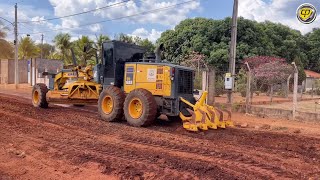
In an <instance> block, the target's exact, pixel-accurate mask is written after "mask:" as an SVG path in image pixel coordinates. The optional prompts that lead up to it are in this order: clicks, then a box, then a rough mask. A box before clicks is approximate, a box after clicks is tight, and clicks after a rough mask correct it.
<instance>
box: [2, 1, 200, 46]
mask: <svg viewBox="0 0 320 180" xmlns="http://www.w3.org/2000/svg"><path fill="white" fill-rule="evenodd" d="M184 1H185V0H146V1H129V2H126V3H122V4H119V5H116V6H112V7H110V8H105V9H102V10H98V11H94V12H92V13H86V14H83V15H79V16H73V17H68V18H63V19H59V20H54V21H41V20H44V19H47V18H52V17H60V16H66V15H70V14H74V13H79V12H83V11H88V10H91V9H97V8H101V7H104V6H107V5H112V4H115V3H120V2H122V0H49V3H50V4H51V5H52V7H53V13H52V11H50V10H48V9H39V8H37V5H33V4H30V5H21V6H18V9H19V11H18V16H19V19H18V21H19V22H24V21H40V22H29V23H25V24H23V23H19V25H18V29H19V30H18V31H19V34H20V36H25V34H26V33H28V34H31V38H34V40H35V41H36V42H39V39H41V33H42V32H43V33H44V35H45V41H48V42H51V43H52V39H53V38H54V36H55V35H56V34H57V33H59V32H63V33H70V34H71V36H72V37H73V39H75V37H79V35H80V34H85V35H89V36H90V35H93V34H96V33H100V32H102V31H103V32H102V33H106V32H108V33H115V34H116V33H120V32H128V31H129V32H130V31H132V28H136V27H144V28H147V27H149V26H150V25H151V26H152V27H157V28H158V27H161V28H163V27H167V28H173V27H174V26H175V25H176V24H178V23H179V22H180V21H182V20H184V19H186V18H187V17H188V14H189V13H190V12H192V11H194V10H198V9H200V0H195V1H192V2H190V3H187V4H183V5H180V6H177V7H174V8H170V9H166V10H164V9H163V11H156V12H154V13H148V14H143V15H139V16H133V17H131V18H123V19H119V20H118V21H116V22H121V23H122V22H123V23H124V24H128V26H130V29H129V28H128V29H119V28H117V27H115V28H112V27H110V28H108V27H106V26H105V25H104V24H94V25H90V26H81V25H85V24H90V23H94V22H97V21H103V20H108V19H116V18H119V17H126V16H132V15H136V14H139V13H142V12H146V11H147V12H148V11H151V10H153V9H159V8H164V7H167V6H173V5H175V4H177V3H181V2H184ZM0 16H1V17H5V18H7V19H9V20H10V21H13V17H14V6H12V5H9V4H8V3H0ZM78 26H81V27H78ZM108 29H112V30H108ZM143 30H144V31H141V28H140V31H139V29H136V30H135V31H134V32H132V35H135V36H140V37H142V38H148V39H149V40H151V41H153V42H155V41H156V39H157V38H158V37H160V35H161V32H160V31H157V30H155V29H151V30H150V31H147V30H146V29H143ZM10 31H13V28H12V29H10ZM112 31H113V32H112ZM39 32H40V33H39ZM33 33H36V34H33ZM8 39H10V40H12V39H13V35H12V33H11V32H10V34H8Z"/></svg>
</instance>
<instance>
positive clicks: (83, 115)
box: [0, 95, 319, 178]
mask: <svg viewBox="0 0 320 180" xmlns="http://www.w3.org/2000/svg"><path fill="white" fill-rule="evenodd" d="M0 99H1V100H4V101H5V103H1V104H0V109H5V110H6V111H10V112H11V113H15V114H17V115H18V116H21V118H22V119H23V118H25V117H30V118H31V119H34V121H39V122H48V123H52V124H54V125H57V126H61V127H63V129H66V131H69V134H70V135H67V132H64V134H66V139H68V141H66V142H64V143H69V144H73V146H74V147H80V149H79V153H80V154H82V155H84V156H85V154H84V149H85V148H88V149H90V153H91V154H90V156H89V159H92V161H95V162H97V161H103V160H105V161H107V159H108V158H109V157H105V158H102V159H101V157H100V156H101V155H103V154H104V153H106V154H107V152H109V151H107V150H106V147H105V146H107V147H108V146H110V145H112V143H111V142H108V143H105V142H104V141H103V142H101V140H99V141H98V142H96V141H97V139H99V138H102V140H104V139H103V136H106V135H108V136H115V137H117V136H118V137H120V139H122V140H123V141H124V142H123V143H122V144H120V145H119V144H113V146H114V147H113V148H114V149H116V150H118V149H119V148H120V150H119V151H120V152H126V153H125V154H122V155H121V156H123V157H121V156H120V155H119V156H120V157H118V158H120V159H121V158H123V159H130V157H131V156H129V157H127V152H129V154H131V155H132V154H134V155H135V156H137V157H139V158H138V160H135V159H132V158H131V160H133V161H138V162H139V163H140V164H145V163H147V164H148V163H149V164H152V163H154V159H159V158H152V157H154V156H153V155H154V152H153V151H151V150H150V149H152V150H155V149H157V148H163V149H162V150H161V151H162V152H163V153H162V152H161V151H160V150H157V153H156V155H160V156H159V157H161V158H162V156H161V155H163V154H165V155H166V156H168V157H170V158H171V156H172V155H171V154H170V153H168V152H169V151H170V152H171V151H173V152H177V153H179V152H186V151H185V150H184V149H189V150H188V152H189V153H191V154H194V156H198V155H199V154H200V155H201V156H204V157H207V158H210V157H212V156H213V158H218V159H217V161H218V160H219V159H223V160H224V159H227V162H224V164H227V165H225V166H223V165H220V163H218V164H219V165H220V166H221V167H222V168H226V170H227V172H226V171H225V170H223V169H222V170H221V171H220V172H224V173H229V174H230V175H231V177H234V176H232V174H233V172H231V171H228V169H229V170H230V168H229V167H233V168H234V167H237V166H235V165H234V164H231V165H230V164H229V165H228V162H231V163H240V164H241V165H243V164H244V166H243V169H246V168H249V172H253V171H256V172H258V173H256V174H253V175H254V176H257V177H259V175H261V174H262V175H264V176H267V175H268V173H272V174H273V176H269V177H275V176H276V175H279V176H280V177H296V178H297V177H300V178H301V177H306V176H308V175H310V174H311V173H310V172H297V171H296V170H294V169H282V168H279V167H282V165H280V164H281V163H282V162H273V161H272V159H271V160H268V159H266V160H265V161H262V162H256V161H257V160H256V159H257V155H259V151H257V152H255V153H254V154H253V152H254V151H255V150H256V149H261V150H264V151H263V152H262V153H260V155H261V156H262V157H263V155H264V154H268V155H269V154H270V156H271V154H273V153H274V154H275V155H273V156H271V157H274V158H280V157H281V156H282V154H284V156H288V155H289V156H293V155H295V154H298V157H299V158H300V159H305V160H308V161H310V162H312V160H310V158H312V157H314V156H315V155H317V154H310V153H308V152H306V153H305V152H301V149H297V151H296V149H295V146H294V147H293V149H292V151H288V150H285V149H284V148H283V147H277V145H278V142H276V143H274V144H272V143H271V145H265V144H263V143H261V142H260V143H258V142H254V143H252V142H248V143H247V144H245V140H246V139H248V140H250V139H251V138H250V137H251V136H253V135H255V136H257V137H256V139H260V141H263V140H264V139H265V138H266V137H265V136H266V135H268V134H271V133H263V132H245V130H242V131H239V130H237V129H232V130H228V131H221V132H218V131H215V132H217V133H207V134H190V133H185V132H184V131H183V132H179V131H178V132H175V131H171V130H167V129H166V128H163V127H159V130H154V129H153V128H154V127H152V128H151V129H150V128H148V129H145V128H132V127H128V126H126V125H124V124H119V123H115V124H110V123H104V122H101V121H99V119H98V118H97V115H93V114H92V113H90V112H82V111H81V110H76V111H75V110H73V109H70V108H60V107H53V108H51V109H47V110H42V109H37V110H35V109H34V108H33V107H31V105H30V104H29V103H27V102H26V101H24V100H15V99H13V100H10V99H8V98H6V97H4V98H3V97H1V95H0ZM2 102H3V101H2ZM17 107H18V108H17ZM57 114H60V115H57ZM71 114H73V116H72V117H70V116H69V115H71ZM44 117H47V118H44ZM62 117H68V119H63V118H62ZM61 118H62V119H61ZM45 125H46V126H47V125H48V124H45ZM49 127H50V126H49ZM50 128H53V127H50ZM157 128H158V127H157ZM30 129H32V128H30ZM71 130H72V131H71ZM233 130H235V132H231V131H233ZM23 131H28V130H25V129H24V130H23ZM64 131H65V130H64ZM81 131H82V132H85V133H89V134H92V135H91V136H96V137H95V138H93V139H91V140H90V141H89V142H87V144H79V142H80V141H83V140H86V138H83V137H81V136H82V135H71V134H77V133H80V132H81ZM161 131H164V132H161ZM229 132H230V134H228V133H229ZM24 133H25V132H24ZM56 133H57V132H52V134H53V136H54V134H56ZM59 133H60V132H59ZM80 134H82V133H80ZM126 135H132V136H133V137H134V138H131V139H130V138H127V137H128V136H126ZM222 135H223V136H225V137H222ZM271 135H272V136H273V137H272V138H278V136H279V135H276V136H275V135H273V134H271ZM78 136H79V137H78ZM232 136H244V137H243V138H240V141H239V140H238V139H236V140H233V139H232V138H231V137H232ZM283 136H285V138H282V139H284V140H286V141H290V140H292V141H293V142H292V143H296V142H299V141H300V142H301V140H304V141H308V142H310V147H316V146H317V143H316V142H315V139H310V138H304V137H299V138H297V137H291V136H287V135H283ZM80 137H81V138H82V139H81V138H80ZM85 137H86V136H85ZM169 137H172V139H171V140H170V138H169ZM135 138H137V139H135ZM139 138H140V139H139ZM156 138H158V139H156ZM74 139H78V140H77V141H76V142H74ZM149 139H150V140H149ZM168 139H169V141H167V143H164V142H165V141H166V140H168ZM186 139H187V140H186ZM230 139H231V141H228V140H230ZM279 139H281V137H280V138H279ZM177 140H178V141H179V143H180V142H182V141H183V140H185V142H182V144H181V145H179V146H178V147H175V146H177V145H176V143H177V142H176V141H177ZM309 140H310V141H309ZM46 141H53V142H56V143H59V142H60V141H61V139H60V140H59V139H46ZM78 141H79V142H78ZM137 141H138V142H137ZM192 141H194V142H198V143H193V145H192V146H190V145H191V144H192ZM200 141H203V142H206V141H207V142H210V141H211V142H212V141H213V144H217V145H222V146H221V147H220V148H217V147H219V146H213V145H212V144H209V145H202V146H201V148H199V147H198V145H199V144H201V143H199V142H200ZM255 141H256V140H255ZM277 141H281V140H277ZM126 142H127V143H126ZM190 142H191V143H190ZM90 143H91V144H93V145H94V146H92V145H90ZM130 143H131V144H130ZM60 144H61V143H60ZM88 144H89V145H88ZM137 144H138V145H139V144H140V145H143V146H153V148H152V147H150V148H147V149H145V148H142V147H139V149H138V150H137V151H134V150H131V149H130V148H132V147H135V146H138V145H137ZM168 144H169V145H168ZM204 144H205V143H204ZM225 144H227V146H226V145H225ZM95 146H98V147H99V148H100V149H102V152H99V151H97V150H95V149H96V148H95ZM128 146H129V147H130V148H129V150H128ZM59 147H60V146H59ZM74 147H73V148H74ZM81 147H82V148H81ZM83 147H85V148H83ZM215 147H216V148H217V149H218V150H220V149H223V148H226V147H227V148H228V149H226V150H225V151H226V152H228V153H227V154H226V153H222V154H221V153H220V152H219V151H217V150H216V149H214V148H215ZM269 147H271V148H270V149H269ZM63 148H66V150H68V148H67V147H64V146H62V149H61V151H63ZM73 148H70V153H69V154H72V150H75V149H73ZM210 148H213V149H214V151H213V150H210ZM233 148H234V149H236V150H237V151H234V149H233ZM241 148H243V152H245V154H246V153H248V152H246V150H248V149H252V148H253V149H254V150H252V152H249V154H247V155H246V156H238V155H239V153H238V151H239V150H240V149H241ZM311 149H312V148H311ZM81 150H82V151H81ZM268 150H269V151H268ZM141 152H143V154H144V155H146V154H147V155H148V156H149V154H150V157H151V158H146V157H144V156H142V157H140V156H141V154H140V155H139V153H141ZM199 152H200V153H199ZM207 152H211V154H209V155H208V154H206V153H207ZM212 152H213V154H212ZM282 152H285V153H282ZM109 153H110V152H109ZM136 153H138V154H136ZM119 154H121V153H119ZM72 155H76V154H72ZM78 156H79V155H78ZM110 156H112V157H113V156H116V155H114V154H112V155H110ZM250 157H251V158H252V160H250ZM69 158H70V157H68V158H66V159H69ZM78 158H80V159H81V158H82V156H79V157H78ZM177 158H178V159H177ZM179 158H180V159H179ZM181 158H182V159H183V157H180V156H178V157H174V158H173V160H170V161H168V165H166V166H168V167H170V168H171V169H173V168H172V166H170V165H171V164H173V165H175V166H178V165H179V164H178V163H175V162H180V161H181V162H184V160H181ZM139 159H140V160H139ZM146 159H147V160H146ZM162 159H163V158H162ZM260 159H261V158H260ZM283 161H285V159H283ZM187 163H188V162H186V164H187ZM205 163H206V164H208V162H205ZM205 163H204V162H200V165H199V167H200V166H202V165H203V166H205V165H206V164H205ZM306 163H309V162H306ZM118 164H119V163H118ZM120 164H121V163H120ZM221 164H223V163H221ZM187 165H188V164H187ZM117 166H120V165H117ZM154 166H155V167H158V168H159V166H158V165H154ZM251 166H252V167H253V169H251V168H252V167H251ZM292 166H294V165H292ZM168 167H167V168H168ZM199 167H198V166H196V167H194V168H199ZM277 168H278V169H279V170H276V169H277ZM317 168H319V164H318V166H317V167H316V168H315V169H317ZM240 169H242V168H240ZM140 170H141V169H140ZM150 171H152V170H150ZM163 171H164V170H163V169H162V170H161V172H163ZM186 171H191V170H190V169H188V168H186V167H182V168H181V169H180V170H178V172H184V173H185V172H186ZM315 171H316V170H315ZM241 172H243V170H239V171H237V172H234V173H235V174H237V173H238V175H239V174H241ZM151 173H152V172H151ZM299 173H300V174H299ZM301 173H302V174H301ZM314 173H317V172H314ZM203 177H205V176H203ZM261 178H262V177H261Z"/></svg>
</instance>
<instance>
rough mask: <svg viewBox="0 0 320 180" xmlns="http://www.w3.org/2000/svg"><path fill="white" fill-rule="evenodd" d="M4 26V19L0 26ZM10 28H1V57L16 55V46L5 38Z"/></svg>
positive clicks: (6, 57)
mask: <svg viewBox="0 0 320 180" xmlns="http://www.w3.org/2000/svg"><path fill="white" fill-rule="evenodd" d="M2 26H3V23H2V21H0V27H2ZM8 30H9V28H7V27H3V28H1V29H0V58H5V59H8V58H13V57H14V48H13V45H12V44H11V43H9V42H8V41H6V40H5V38H6V36H7V33H6V31H8Z"/></svg>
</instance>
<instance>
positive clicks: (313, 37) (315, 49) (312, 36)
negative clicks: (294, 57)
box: [301, 29, 320, 72]
mask: <svg viewBox="0 0 320 180" xmlns="http://www.w3.org/2000/svg"><path fill="white" fill-rule="evenodd" d="M306 38H307V43H306V44H305V45H306V46H307V47H306V49H308V53H307V58H308V60H309V61H308V62H307V63H306V65H307V66H306V67H307V68H308V69H311V70H314V71H317V72H320V56H319V54H320V29H313V31H312V32H310V33H308V34H307V35H306ZM301 61H302V63H303V59H301Z"/></svg>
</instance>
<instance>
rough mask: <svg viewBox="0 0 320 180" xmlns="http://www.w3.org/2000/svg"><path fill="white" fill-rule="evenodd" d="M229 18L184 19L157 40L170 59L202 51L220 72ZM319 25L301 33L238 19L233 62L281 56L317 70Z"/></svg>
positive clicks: (225, 63) (225, 55)
mask: <svg viewBox="0 0 320 180" xmlns="http://www.w3.org/2000/svg"><path fill="white" fill-rule="evenodd" d="M230 30H231V18H225V19H223V20H213V19H206V18H195V19H186V20H184V21H182V22H181V23H180V24H178V25H177V26H176V27H175V28H174V29H173V30H167V31H165V32H164V33H162V35H161V38H160V39H159V40H158V42H161V43H164V45H165V47H166V49H165V53H164V54H165V56H166V57H167V59H168V60H171V61H174V62H181V61H183V60H184V59H183V57H185V56H187V55H188V54H190V53H191V52H198V53H201V54H203V55H205V57H206V58H205V60H206V62H207V63H208V64H209V65H212V66H213V67H215V68H216V69H217V70H219V71H221V72H226V71H227V69H228V57H229V54H228V51H229V50H228V49H229V42H230V37H231V34H230V33H231V31H230ZM319 47H320V29H314V30H313V31H312V32H311V33H309V34H307V35H305V36H303V35H302V34H301V33H300V32H299V31H297V30H293V29H291V28H289V27H287V26H284V25H282V24H276V23H272V22H268V21H267V22H263V23H258V22H256V21H251V20H247V19H243V18H239V19H238V39H237V57H236V63H237V66H239V65H240V64H242V61H243V59H245V58H247V57H252V56H272V57H282V58H284V59H285V60H286V61H287V62H288V63H291V62H292V61H294V60H299V62H300V63H299V65H301V66H303V67H302V69H303V68H308V69H311V70H314V71H318V72H320V61H319V60H320V59H319V54H320V48H319Z"/></svg>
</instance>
